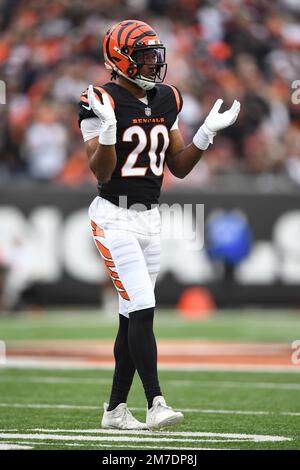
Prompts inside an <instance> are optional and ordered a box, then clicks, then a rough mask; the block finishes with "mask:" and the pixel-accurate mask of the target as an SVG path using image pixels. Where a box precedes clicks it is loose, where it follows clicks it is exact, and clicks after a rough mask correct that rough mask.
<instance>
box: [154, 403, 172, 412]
mask: <svg viewBox="0 0 300 470" xmlns="http://www.w3.org/2000/svg"><path fill="white" fill-rule="evenodd" d="M157 406H158V407H161V408H164V409H168V410H172V408H171V406H168V405H167V404H166V403H164V402H161V401H159V402H158V403H157Z"/></svg>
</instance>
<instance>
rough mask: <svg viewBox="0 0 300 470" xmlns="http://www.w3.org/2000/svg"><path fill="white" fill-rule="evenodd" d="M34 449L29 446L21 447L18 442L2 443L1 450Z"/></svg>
mask: <svg viewBox="0 0 300 470" xmlns="http://www.w3.org/2000/svg"><path fill="white" fill-rule="evenodd" d="M30 449H33V447H30V446H27V445H19V444H18V443H17V442H16V443H14V442H0V450H30Z"/></svg>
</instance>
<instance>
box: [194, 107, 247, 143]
mask: <svg viewBox="0 0 300 470" xmlns="http://www.w3.org/2000/svg"><path fill="white" fill-rule="evenodd" d="M222 103H223V100H221V99H218V100H217V101H216V102H215V104H214V105H213V107H212V109H211V110H210V112H209V114H208V116H207V118H206V119H205V121H204V123H203V124H202V126H201V127H200V129H199V130H198V131H197V133H196V134H195V136H194V138H193V143H194V145H196V147H198V148H199V149H200V150H206V149H207V147H208V146H209V144H212V143H213V139H214V137H215V135H216V133H217V131H219V130H221V129H225V128H226V127H228V126H231V124H233V123H234V122H235V121H236V120H237V117H238V115H239V112H240V108H241V104H240V102H239V101H237V100H234V102H233V105H232V106H231V108H230V109H228V110H227V111H225V112H224V113H219V109H220V108H221V106H222Z"/></svg>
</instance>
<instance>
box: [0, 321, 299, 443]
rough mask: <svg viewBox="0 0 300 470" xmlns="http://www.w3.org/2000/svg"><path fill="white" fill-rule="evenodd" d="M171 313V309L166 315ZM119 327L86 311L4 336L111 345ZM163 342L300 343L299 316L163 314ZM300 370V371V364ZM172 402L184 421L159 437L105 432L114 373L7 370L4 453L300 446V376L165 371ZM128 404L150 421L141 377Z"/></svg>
mask: <svg viewBox="0 0 300 470" xmlns="http://www.w3.org/2000/svg"><path fill="white" fill-rule="evenodd" d="M162 313H163V312H162ZM115 329H116V322H115V321H111V320H109V319H104V320H103V319H102V318H101V316H98V315H94V314H93V313H92V312H86V313H85V314H82V315H79V314H77V315H75V316H74V315H69V314H67V315H62V316H60V315H58V314H54V315H51V316H49V315H46V316H42V317H36V316H29V317H28V316H27V317H24V316H20V317H17V318H7V317H3V318H0V339H2V340H5V341H8V342H9V341H11V340H17V339H42V338H46V339H64V338H66V339H73V338H75V339H89V338H90V339H97V338H113V337H114V334H115ZM156 333H157V336H158V338H197V339H199V338H204V339H222V340H226V339H229V340H237V341H243V340H245V341H246V340H247V341H249V340H250V341H252V340H253V341H279V342H291V341H294V340H295V339H300V316H299V314H297V312H282V313H279V312H277V313H275V314H272V313H268V314H267V316H265V318H262V316H261V314H260V313H259V312H256V313H253V312H252V313H248V312H243V313H242V314H241V315H238V314H229V313H227V314H224V313H222V314H221V315H216V316H215V317H213V318H211V319H210V320H208V321H205V322H200V323H185V322H183V321H182V320H180V319H176V317H174V315H170V312H169V314H167V313H166V312H164V314H162V315H161V317H160V319H157V322H156ZM299 372H300V366H299ZM160 378H161V385H162V389H163V393H164V395H165V397H166V399H167V401H168V402H169V403H170V404H171V405H172V406H173V407H174V408H175V409H179V410H182V411H183V413H184V415H185V419H184V421H183V423H182V424H180V425H178V426H176V427H173V428H171V429H170V431H165V432H160V433H157V432H156V433H150V432H148V431H144V432H137V433H133V432H126V433H125V432H116V431H111V432H107V431H105V432H103V431H101V430H100V426H99V424H100V416H101V413H102V404H103V402H104V401H105V400H107V399H108V397H109V392H110V384H111V379H112V371H109V370H96V369H91V370H75V369H73V370H56V369H49V370H43V369H16V368H4V367H2V368H1V366H0V450H1V448H6V446H10V445H19V446H26V447H28V448H34V449H73V450H74V449H103V450H104V449H106V450H114V449H121V450H124V449H160V450H168V449H203V448H205V449H300V373H298V372H297V371H296V372H294V373H291V372H284V373H283V372H282V373H275V372H233V371H228V372H225V371H223V372H216V371H182V370H181V371H176V370H174V371H161V372H160ZM128 404H129V406H130V407H131V409H132V410H133V411H134V414H135V415H136V417H137V418H139V419H140V420H143V419H144V418H145V399H144V395H143V391H142V387H141V384H140V382H139V380H138V379H137V378H136V379H135V382H134V385H133V388H132V390H131V392H130V396H129V402H128Z"/></svg>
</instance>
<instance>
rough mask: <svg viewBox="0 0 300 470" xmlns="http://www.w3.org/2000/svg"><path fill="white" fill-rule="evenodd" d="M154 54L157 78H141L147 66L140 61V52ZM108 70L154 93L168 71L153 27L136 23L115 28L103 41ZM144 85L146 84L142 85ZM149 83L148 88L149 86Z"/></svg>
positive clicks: (130, 21)
mask: <svg viewBox="0 0 300 470" xmlns="http://www.w3.org/2000/svg"><path fill="white" fill-rule="evenodd" d="M147 50H148V51H149V50H152V51H153V52H155V54H156V56H155V58H156V62H155V63H154V66H155V75H153V76H151V77H149V76H148V77H147V76H144V75H142V74H141V68H142V66H143V65H149V64H147V63H146V62H140V61H137V60H136V59H135V57H134V54H135V53H136V52H137V51H147ZM103 52H104V60H105V66H106V67H107V68H108V69H111V70H112V71H113V73H115V74H117V75H122V76H123V77H125V78H127V79H128V80H130V81H133V82H135V83H136V84H137V85H139V86H141V88H144V89H151V88H153V86H155V83H162V82H163V80H164V78H165V75H166V70H167V64H166V62H165V47H164V45H163V44H162V42H161V41H160V39H159V37H158V36H157V34H156V32H155V31H154V29H153V28H151V26H149V25H148V24H147V23H144V22H142V21H137V20H125V21H121V22H120V23H117V24H115V25H113V26H112V27H111V28H110V29H109V31H108V32H107V33H106V35H105V38H104V41H103ZM140 82H145V83H140ZM146 82H148V84H147V83H146Z"/></svg>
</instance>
